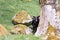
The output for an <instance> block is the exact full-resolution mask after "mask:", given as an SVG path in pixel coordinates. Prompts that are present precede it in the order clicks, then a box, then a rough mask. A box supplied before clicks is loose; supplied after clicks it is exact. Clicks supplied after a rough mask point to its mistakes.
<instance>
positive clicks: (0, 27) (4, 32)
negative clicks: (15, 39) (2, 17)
mask: <svg viewBox="0 0 60 40" xmlns="http://www.w3.org/2000/svg"><path fill="white" fill-rule="evenodd" d="M7 34H9V33H8V31H7V30H6V29H5V28H4V26H3V25H1V24H0V36H1V35H7Z"/></svg>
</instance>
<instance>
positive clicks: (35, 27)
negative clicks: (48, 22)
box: [32, 16, 40, 33]
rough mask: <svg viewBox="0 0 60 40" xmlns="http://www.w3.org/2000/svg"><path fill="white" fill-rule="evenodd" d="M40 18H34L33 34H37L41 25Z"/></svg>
mask: <svg viewBox="0 0 60 40" xmlns="http://www.w3.org/2000/svg"><path fill="white" fill-rule="evenodd" d="M39 17H40V16H33V20H32V26H33V33H35V32H36V30H37V27H38V24H39Z"/></svg>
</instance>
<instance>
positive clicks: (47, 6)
mask: <svg viewBox="0 0 60 40" xmlns="http://www.w3.org/2000/svg"><path fill="white" fill-rule="evenodd" d="M40 7H41V11H40V22H39V26H38V28H37V31H36V33H35V36H41V35H45V34H46V32H47V29H48V23H50V25H52V26H53V27H54V28H55V29H59V30H60V19H59V16H60V15H59V5H58V0H40ZM57 31H58V30H57ZM59 35H60V33H59Z"/></svg>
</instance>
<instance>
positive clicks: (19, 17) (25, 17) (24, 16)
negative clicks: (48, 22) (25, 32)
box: [12, 10, 32, 24]
mask: <svg viewBox="0 0 60 40" xmlns="http://www.w3.org/2000/svg"><path fill="white" fill-rule="evenodd" d="M30 21H32V18H31V16H30V14H29V13H28V12H27V11H25V10H22V11H20V12H18V13H16V14H15V16H14V17H13V18H12V23H13V24H19V23H23V24H24V23H29V22H30Z"/></svg>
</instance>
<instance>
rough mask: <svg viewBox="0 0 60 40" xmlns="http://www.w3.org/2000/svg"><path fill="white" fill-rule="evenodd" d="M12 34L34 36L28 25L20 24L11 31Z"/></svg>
mask: <svg viewBox="0 0 60 40" xmlns="http://www.w3.org/2000/svg"><path fill="white" fill-rule="evenodd" d="M11 33H12V34H32V30H31V29H30V28H29V27H27V26H26V25H23V24H18V25H15V26H14V28H12V29H11Z"/></svg>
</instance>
